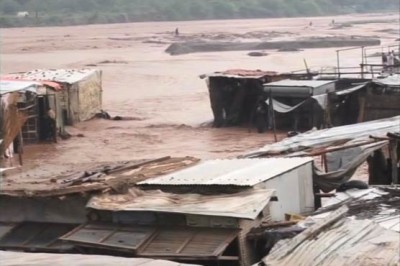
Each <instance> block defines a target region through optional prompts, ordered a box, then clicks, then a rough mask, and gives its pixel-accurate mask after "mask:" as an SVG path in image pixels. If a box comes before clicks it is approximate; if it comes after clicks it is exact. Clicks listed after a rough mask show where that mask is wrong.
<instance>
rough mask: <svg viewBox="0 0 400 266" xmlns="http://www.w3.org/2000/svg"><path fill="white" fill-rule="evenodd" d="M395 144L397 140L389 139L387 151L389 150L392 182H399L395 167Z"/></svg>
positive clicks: (396, 159)
mask: <svg viewBox="0 0 400 266" xmlns="http://www.w3.org/2000/svg"><path fill="white" fill-rule="evenodd" d="M397 145H398V142H397V141H396V140H391V141H390V142H389V152H390V159H391V161H392V183H393V184H399V173H398V168H397V162H398V158H397Z"/></svg>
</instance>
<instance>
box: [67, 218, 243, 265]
mask: <svg viewBox="0 0 400 266" xmlns="http://www.w3.org/2000/svg"><path fill="white" fill-rule="evenodd" d="M238 233H239V230H236V229H222V228H219V229H212V228H193V227H175V228H156V227H146V226H135V225H132V226H124V227H121V226H118V225H116V224H103V225H96V224H87V225H83V226H80V227H78V228H76V229H75V230H73V231H71V232H70V233H68V234H67V235H65V236H63V237H61V239H63V240H65V241H68V242H72V243H74V244H76V245H82V246H90V247H97V248H103V249H104V248H106V249H116V250H126V251H129V252H132V253H133V254H136V255H138V256H143V257H177V258H179V257H189V256H191V257H217V256H219V255H221V253H222V252H223V251H224V250H225V249H226V248H227V247H228V245H229V244H230V243H231V242H232V241H233V240H234V238H235V237H237V235H238Z"/></svg>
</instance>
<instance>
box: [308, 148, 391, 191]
mask: <svg viewBox="0 0 400 266" xmlns="http://www.w3.org/2000/svg"><path fill="white" fill-rule="evenodd" d="M385 145H386V142H385V141H381V142H378V143H374V144H370V145H365V146H363V147H360V148H359V149H358V151H359V153H355V152H354V149H349V150H345V151H343V152H341V153H339V154H336V155H339V156H343V155H345V154H344V153H346V151H347V153H348V156H343V157H342V158H346V159H348V161H347V162H346V163H344V164H342V165H336V167H335V168H336V169H334V170H333V171H330V172H328V173H325V172H322V171H321V170H319V169H318V168H317V167H316V166H314V183H315V184H316V185H318V187H319V188H320V189H321V190H322V191H324V192H330V191H332V190H334V189H336V188H338V187H339V186H340V185H341V184H342V183H344V182H347V181H348V180H350V178H351V177H352V176H353V174H354V172H355V171H356V170H357V168H358V167H359V166H360V165H361V164H362V163H363V162H365V160H367V158H368V156H370V155H371V153H373V152H374V151H376V150H379V149H381V148H383V147H384V146H385ZM331 156H332V155H331ZM351 156H352V157H351ZM337 158H338V157H337ZM342 158H340V159H342ZM328 170H329V167H328Z"/></svg>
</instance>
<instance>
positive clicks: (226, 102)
mask: <svg viewBox="0 0 400 266" xmlns="http://www.w3.org/2000/svg"><path fill="white" fill-rule="evenodd" d="M288 76H289V75H288V74H279V73H277V72H274V71H261V70H244V69H230V70H226V71H222V72H214V73H210V74H204V75H201V76H200V78H203V79H204V78H205V79H206V83H207V86H208V90H209V94H210V103H211V109H212V111H213V114H214V126H215V127H222V126H229V125H240V124H243V123H248V122H251V123H252V122H253V121H252V120H254V119H255V118H254V117H253V116H254V113H255V111H256V108H257V105H258V104H259V102H260V101H261V100H262V91H263V88H262V84H264V83H269V82H272V81H278V80H281V79H284V78H287V77H288Z"/></svg>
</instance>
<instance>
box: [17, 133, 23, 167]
mask: <svg viewBox="0 0 400 266" xmlns="http://www.w3.org/2000/svg"><path fill="white" fill-rule="evenodd" d="M18 140H19V141H18V142H19V145H18V159H19V165H21V166H22V165H23V163H24V162H23V159H22V154H23V152H24V150H23V145H24V143H23V138H22V131H19V134H18Z"/></svg>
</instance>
